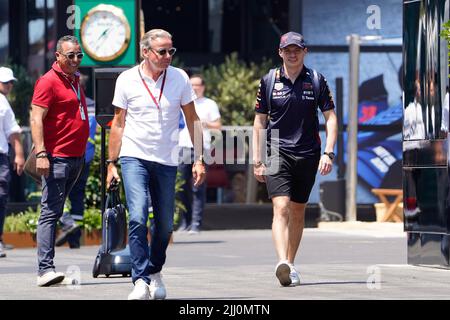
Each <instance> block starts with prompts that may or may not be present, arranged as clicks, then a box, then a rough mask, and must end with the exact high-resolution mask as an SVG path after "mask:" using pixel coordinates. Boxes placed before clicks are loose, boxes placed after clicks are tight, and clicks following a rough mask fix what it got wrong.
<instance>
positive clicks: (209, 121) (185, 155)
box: [177, 74, 222, 234]
mask: <svg viewBox="0 0 450 320" xmlns="http://www.w3.org/2000/svg"><path fill="white" fill-rule="evenodd" d="M191 84H192V88H193V89H194V91H195V94H196V95H197V99H196V100H195V111H196V113H197V115H198V117H199V118H200V121H201V122H202V127H203V148H204V150H205V151H204V153H205V154H210V150H211V134H210V132H209V130H210V129H213V130H220V128H221V127H222V124H221V121H220V112H219V107H218V106H217V103H216V102H215V101H214V100H211V99H209V98H207V97H205V81H204V79H203V77H202V76H201V75H199V74H194V75H192V76H191ZM179 145H180V147H181V149H180V162H181V163H180V164H179V166H178V172H180V174H181V179H182V180H183V181H184V184H183V185H182V186H181V188H182V191H181V192H179V193H178V194H177V196H178V197H179V199H180V200H181V202H182V203H183V205H184V207H185V208H186V210H185V211H184V212H183V213H182V215H181V217H180V223H179V227H178V231H188V232H189V234H197V233H199V232H200V229H201V226H202V220H203V209H204V207H205V202H206V183H203V184H202V185H200V186H194V185H193V184H192V164H193V163H194V146H193V145H192V141H191V137H190V136H189V130H188V128H187V127H186V126H184V127H183V128H182V129H181V130H180V142H179Z"/></svg>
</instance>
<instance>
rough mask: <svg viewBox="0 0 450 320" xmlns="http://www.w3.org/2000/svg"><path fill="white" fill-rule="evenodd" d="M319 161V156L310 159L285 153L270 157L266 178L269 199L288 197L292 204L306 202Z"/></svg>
mask: <svg viewBox="0 0 450 320" xmlns="http://www.w3.org/2000/svg"><path fill="white" fill-rule="evenodd" d="M319 160H320V154H317V155H314V156H312V157H311V158H300V157H295V156H292V155H288V154H285V153H280V154H277V155H274V156H271V157H270V158H269V161H268V168H269V171H268V174H267V176H266V186H267V193H268V194H269V198H270V199H272V198H273V197H276V196H288V197H289V198H290V200H291V201H293V202H298V203H306V202H308V199H309V195H310V193H311V190H312V187H313V186H314V182H315V180H316V174H317V169H318V167H319ZM271 169H273V172H271Z"/></svg>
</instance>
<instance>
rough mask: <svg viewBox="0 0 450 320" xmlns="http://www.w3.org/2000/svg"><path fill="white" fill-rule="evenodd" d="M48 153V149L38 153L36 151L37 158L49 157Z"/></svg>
mask: <svg viewBox="0 0 450 320" xmlns="http://www.w3.org/2000/svg"><path fill="white" fill-rule="evenodd" d="M47 157H48V154H47V151H45V150H43V151H39V152H38V153H36V159H40V158H47Z"/></svg>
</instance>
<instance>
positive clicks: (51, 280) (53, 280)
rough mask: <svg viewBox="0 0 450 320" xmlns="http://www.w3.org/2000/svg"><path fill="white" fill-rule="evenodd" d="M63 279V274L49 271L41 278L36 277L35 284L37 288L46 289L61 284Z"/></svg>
mask: <svg viewBox="0 0 450 320" xmlns="http://www.w3.org/2000/svg"><path fill="white" fill-rule="evenodd" d="M64 277H65V276H64V273H62V272H55V271H49V272H47V273H45V274H43V275H42V276H38V277H37V281H36V284H37V285H38V286H39V287H48V286H51V285H54V284H58V283H60V282H62V281H63V280H64Z"/></svg>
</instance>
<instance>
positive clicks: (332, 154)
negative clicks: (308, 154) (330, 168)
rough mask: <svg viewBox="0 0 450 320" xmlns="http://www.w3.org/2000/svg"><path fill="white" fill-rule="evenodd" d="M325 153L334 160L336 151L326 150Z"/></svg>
mask: <svg viewBox="0 0 450 320" xmlns="http://www.w3.org/2000/svg"><path fill="white" fill-rule="evenodd" d="M323 154H326V155H327V156H328V158H330V159H331V160H334V157H335V156H336V155H335V154H334V152H324V153H323Z"/></svg>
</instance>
